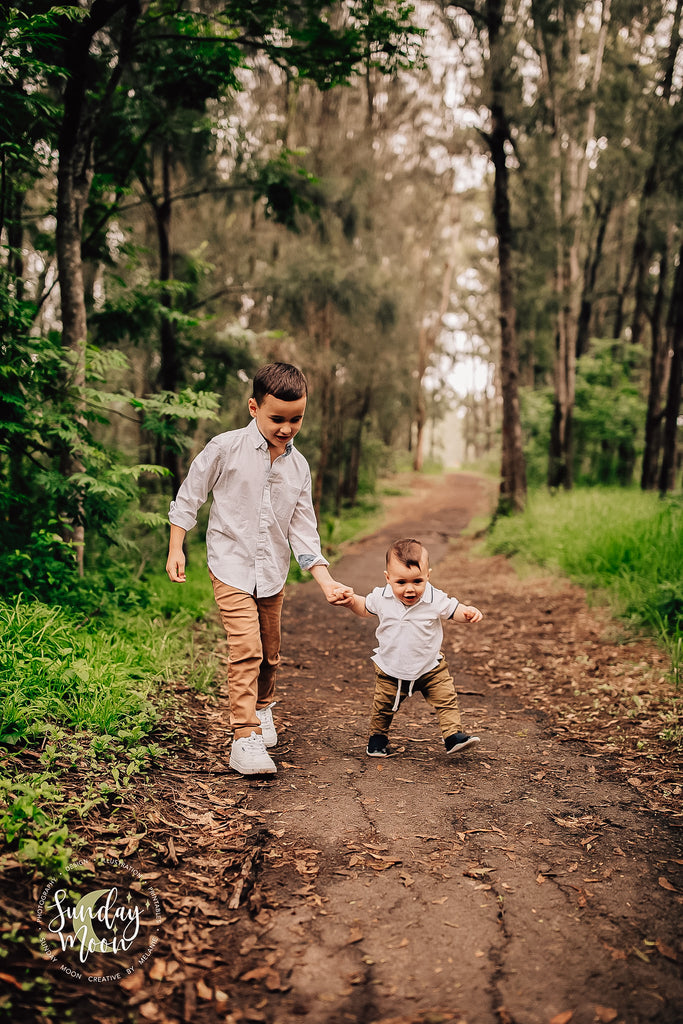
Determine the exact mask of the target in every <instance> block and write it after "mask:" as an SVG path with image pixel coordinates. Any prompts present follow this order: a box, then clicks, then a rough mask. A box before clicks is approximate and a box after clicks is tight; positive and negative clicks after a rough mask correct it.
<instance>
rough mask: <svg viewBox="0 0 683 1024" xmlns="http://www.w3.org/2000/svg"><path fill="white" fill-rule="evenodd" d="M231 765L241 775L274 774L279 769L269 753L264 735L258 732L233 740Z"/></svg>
mask: <svg viewBox="0 0 683 1024" xmlns="http://www.w3.org/2000/svg"><path fill="white" fill-rule="evenodd" d="M230 767H231V768H234V769H235V771H236V772H239V773H240V775H274V774H275V772H276V771H277V767H276V765H275V762H274V761H273V759H272V758H271V757H270V756H269V755H268V751H267V750H266V745H265V743H264V742H263V736H259V734H258V733H256V732H252V734H251V736H242V737H241V739H238V740H233V741H232V747H231V749H230Z"/></svg>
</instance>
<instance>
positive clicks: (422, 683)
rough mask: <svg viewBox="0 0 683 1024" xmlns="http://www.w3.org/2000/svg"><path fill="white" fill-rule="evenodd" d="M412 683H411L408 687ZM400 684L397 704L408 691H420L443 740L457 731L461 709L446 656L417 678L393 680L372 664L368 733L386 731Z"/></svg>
mask: <svg viewBox="0 0 683 1024" xmlns="http://www.w3.org/2000/svg"><path fill="white" fill-rule="evenodd" d="M411 682H412V686H411ZM399 685H400V688H401V690H400V695H399V699H398V706H399V707H400V706H401V704H402V703H403V701H404V700H405V699H406V697H408V696H409V694H410V693H421V694H422V696H423V697H424V699H425V700H426V701H427V703H428V704H431V706H432V707H433V708H434V710H435V711H436V713H437V715H438V718H439V725H440V727H441V735H442V736H443V738H444V739H446V737H447V736H452V735H453V733H454V732H460V725H461V720H460V708H459V707H458V696H457V694H456V692H455V686H454V684H453V677H452V675H451V674H450V672H449V671H448V665H447V664H446V659H445V658H442V659H441V661H440V662H439V664H438V665H437V666H436V668H433V669H431V671H429V672H425V674H424V675H423V676H420V678H419V679H415V680H412V681H411V680H410V679H401V680H400V681H399V680H398V679H394V678H393V677H392V676H388V675H386V673H385V672H382V670H381V668H378V667H377V665H375V696H374V699H373V702H372V717H371V719H370V735H371V736H372V735H373V734H374V733H381V735H382V736H387V735H388V734H389V729H390V727H391V723H392V721H393V718H394V713H395V708H396V694H397V691H398V688H399Z"/></svg>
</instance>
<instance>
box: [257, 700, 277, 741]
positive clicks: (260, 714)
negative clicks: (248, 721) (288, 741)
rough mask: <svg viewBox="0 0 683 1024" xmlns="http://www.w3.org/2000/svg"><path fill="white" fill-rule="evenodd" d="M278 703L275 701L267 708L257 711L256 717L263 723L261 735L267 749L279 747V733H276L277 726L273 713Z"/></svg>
mask: <svg viewBox="0 0 683 1024" xmlns="http://www.w3.org/2000/svg"><path fill="white" fill-rule="evenodd" d="M276 703H277V701H273V703H272V704H269V705H268V707H265V708H257V709H256V717H257V718H258V720H259V722H260V723H261V735H262V736H263V742H264V743H265V745H266V746H267V747H276V746H277V732H276V731H275V725H274V723H273V711H272V709H273V708H274V707H275V704H276Z"/></svg>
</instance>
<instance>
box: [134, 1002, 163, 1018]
mask: <svg viewBox="0 0 683 1024" xmlns="http://www.w3.org/2000/svg"><path fill="white" fill-rule="evenodd" d="M138 1013H139V1014H140V1016H141V1017H144V1018H145V1020H156V1019H157V1017H158V1016H159V1007H158V1006H157V1004H156V1003H154V1002H152V1001H151V1000H150V1001H149V1002H147V1003H143V1004H142V1006H140V1007H139V1008H138Z"/></svg>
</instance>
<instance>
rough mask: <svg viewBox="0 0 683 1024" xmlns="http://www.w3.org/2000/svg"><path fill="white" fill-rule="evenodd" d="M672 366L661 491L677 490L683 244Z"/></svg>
mask: <svg viewBox="0 0 683 1024" xmlns="http://www.w3.org/2000/svg"><path fill="white" fill-rule="evenodd" d="M671 311H672V315H671V317H670V320H671V323H672V329H671V334H670V337H671V353H672V354H671V366H670V368H669V387H668V392H667V400H666V407H665V410H664V438H663V447H662V465H661V469H660V473H659V491H660V493H661V494H666V492H667V491H673V490H675V489H676V463H677V440H678V437H677V435H678V419H679V415H680V410H681V385H682V384H683V245H681V247H680V249H679V253H678V268H677V271H676V280H675V285H674V289H673V294H672V298H671Z"/></svg>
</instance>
